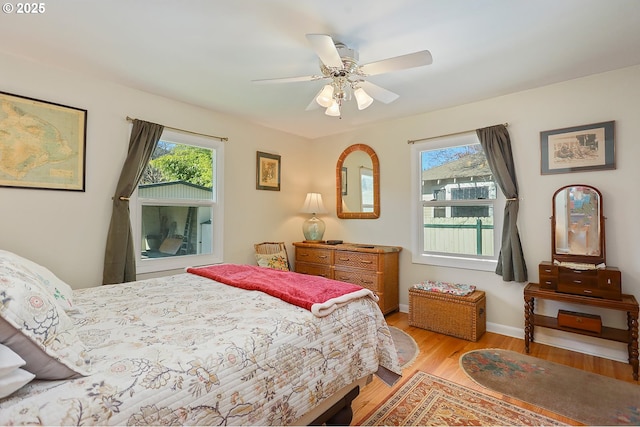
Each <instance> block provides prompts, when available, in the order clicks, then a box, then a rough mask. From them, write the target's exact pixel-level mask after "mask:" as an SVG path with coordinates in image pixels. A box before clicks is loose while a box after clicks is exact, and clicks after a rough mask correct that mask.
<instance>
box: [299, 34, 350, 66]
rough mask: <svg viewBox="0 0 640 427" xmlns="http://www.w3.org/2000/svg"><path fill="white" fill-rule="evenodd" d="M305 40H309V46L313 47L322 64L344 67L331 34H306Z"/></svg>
mask: <svg viewBox="0 0 640 427" xmlns="http://www.w3.org/2000/svg"><path fill="white" fill-rule="evenodd" d="M307 40H309V43H310V44H311V47H313V50H314V51H315V52H316V55H318V57H319V58H320V61H322V63H323V64H324V65H326V66H327V67H333V68H340V69H342V68H344V65H343V64H342V59H340V54H339V53H338V50H337V49H336V45H335V43H334V42H333V39H332V38H331V36H328V35H326V34H307Z"/></svg>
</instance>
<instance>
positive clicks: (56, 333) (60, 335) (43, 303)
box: [0, 258, 91, 379]
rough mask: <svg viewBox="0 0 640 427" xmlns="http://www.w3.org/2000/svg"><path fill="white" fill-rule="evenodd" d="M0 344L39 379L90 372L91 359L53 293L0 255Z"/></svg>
mask: <svg viewBox="0 0 640 427" xmlns="http://www.w3.org/2000/svg"><path fill="white" fill-rule="evenodd" d="M0 343H2V344H4V345H6V346H7V347H9V348H10V349H11V350H12V351H14V352H15V353H17V354H18V355H19V356H20V357H21V358H22V359H24V361H25V362H26V364H25V365H24V369H25V370H27V371H29V372H31V373H33V374H35V375H36V378H40V379H66V378H74V377H78V376H82V375H88V374H89V373H90V368H91V362H90V360H89V359H88V356H87V351H86V348H85V346H84V344H83V343H82V341H80V338H79V337H78V335H77V331H76V328H75V326H74V324H73V321H72V320H71V318H70V317H69V316H68V315H67V313H66V312H65V311H64V310H62V309H61V307H60V306H59V305H58V303H57V302H56V299H55V297H54V295H51V294H49V292H47V291H46V290H44V289H43V288H42V287H41V284H39V283H34V282H33V276H32V274H30V272H28V271H25V270H24V269H23V268H22V267H21V266H18V265H16V264H15V263H13V262H7V261H6V259H2V258H0Z"/></svg>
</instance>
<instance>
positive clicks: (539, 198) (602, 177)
mask: <svg viewBox="0 0 640 427" xmlns="http://www.w3.org/2000/svg"><path fill="white" fill-rule="evenodd" d="M638 99H640V67H631V68H626V69H622V70H619V71H615V72H609V73H605V74H600V75H595V76H590V77H586V78H581V79H577V80H573V81H568V82H564V83H561V84H555V85H551V86H547V87H542V88H538V89H534V90H529V91H526V92H521V93H516V94H511V95H507V96H502V97H499V98H493V99H488V100H485V101H482V102H477V103H473V104H468V105H462V106H458V107H455V108H450V109H446V110H440V111H436V112H433V113H429V114H423V115H419V116H414V117H410V118H406V119H402V120H395V121H392V122H386V123H380V124H378V125H377V126H371V127H367V128H364V129H361V130H358V131H355V132H351V133H348V134H343V135H339V136H332V137H328V138H322V139H318V140H316V141H315V144H316V145H317V147H322V150H318V155H319V157H321V161H319V162H318V164H319V165H320V167H319V168H318V169H317V170H316V174H317V176H318V180H319V182H320V183H321V184H322V187H321V188H320V191H321V192H322V193H323V194H324V195H325V196H327V195H329V196H330V197H326V199H327V200H328V205H329V207H328V209H330V210H331V211H332V212H335V201H334V196H333V194H334V191H335V190H334V183H333V176H334V171H333V169H332V168H335V164H336V160H337V158H338V156H339V155H340V153H341V151H342V150H343V149H344V148H346V147H348V146H349V145H351V144H354V143H363V144H368V145H370V146H371V147H372V148H373V149H374V150H375V151H376V153H377V154H378V157H379V159H380V177H381V178H380V179H381V216H380V218H379V219H377V220H338V219H337V218H336V216H335V214H332V215H330V216H328V217H325V218H324V219H325V221H326V222H327V231H326V234H325V237H326V238H328V239H342V240H345V241H351V242H360V243H377V244H387V245H398V246H402V247H403V248H404V249H403V251H402V253H401V256H400V264H401V265H400V283H401V285H400V304H401V307H402V309H403V310H407V308H408V289H409V287H410V286H411V285H412V284H414V283H418V282H420V281H421V280H424V279H436V280H443V281H451V282H458V283H469V284H475V285H477V286H478V287H479V288H480V289H482V290H484V291H486V293H487V311H488V316H487V319H488V322H489V324H490V329H492V330H494V331H498V332H501V333H504V334H507V335H514V336H518V337H523V335H522V328H523V325H524V315H523V312H524V310H523V306H524V301H523V296H522V289H523V287H524V285H523V284H520V283H514V282H509V283H507V282H503V281H502V280H501V277H500V276H497V275H496V274H494V273H487V272H479V271H473V270H461V269H452V268H443V267H442V268H441V267H431V266H425V265H419V264H412V263H411V253H410V251H411V247H410V244H411V218H412V217H411V211H410V209H411V194H410V146H409V144H407V140H413V139H420V138H425V137H432V136H439V135H444V134H449V133H453V132H459V131H466V130H472V129H476V128H479V127H485V126H490V125H494V124H499V123H505V122H508V123H509V127H508V130H509V134H510V136H511V142H512V144H513V152H514V157H515V163H516V167H517V173H518V184H519V189H520V196H521V198H522V201H521V203H520V216H519V221H518V227H519V230H520V236H521V239H522V243H523V249H524V254H525V258H526V262H527V269H528V271H529V280H530V281H532V282H536V281H537V280H538V263H539V262H540V261H543V260H550V257H551V237H550V236H551V231H550V228H551V227H550V220H549V217H550V216H551V198H552V195H553V192H554V191H555V190H556V189H558V188H559V187H561V186H564V185H568V184H588V185H593V186H595V187H597V188H598V189H599V190H600V191H601V192H602V194H603V201H604V214H605V216H606V217H607V222H606V237H607V239H606V244H607V248H606V249H607V264H608V265H612V266H617V267H619V268H620V269H621V271H622V282H623V285H622V288H623V292H624V293H630V294H634V295H635V296H636V298H640V244H638V239H639V238H640V221H638V219H637V217H638V211H639V210H640V201H639V200H640V197H639V196H638V192H637V185H638V184H637V183H638V182H640V168H639V167H638V163H637V162H638V159H640V143H639V142H638V135H640V120H638V117H640V105H639V103H638ZM370 108H371V107H370ZM384 108H393V104H390V105H389V106H387V107H384ZM609 120H615V121H616V123H615V139H616V141H615V143H616V163H617V169H616V170H613V171H595V172H581V173H570V174H556V175H544V176H542V175H541V174H540V132H541V131H546V130H552V129H558V128H564V127H571V126H577V125H582V124H590V123H597V122H603V121H609ZM538 308H539V309H540V310H542V311H543V312H548V313H550V314H551V315H553V316H555V314H556V312H557V309H558V306H557V305H553V304H552V303H550V302H541V303H540V304H539V305H538ZM572 308H573V309H575V311H582V312H593V311H592V310H589V309H588V308H585V307H579V306H577V307H572ZM597 313H598V314H603V313H602V311H599V312H597ZM603 322H604V323H605V324H608V325H611V326H618V327H623V328H626V317H625V316H624V315H623V314H621V313H620V312H615V311H610V312H605V313H604V314H603ZM536 340H537V341H541V342H544V341H546V342H553V343H554V344H555V345H560V346H567V347H573V348H579V349H581V350H582V351H585V352H590V353H595V354H602V355H606V356H608V357H612V358H617V359H620V360H626V357H627V356H626V346H624V345H622V344H618V343H614V342H607V341H603V340H599V339H592V338H588V337H580V336H577V335H574V334H566V333H563V332H559V331H550V330H545V329H540V328H538V329H536ZM567 341H568V342H567ZM603 347H604V348H603Z"/></svg>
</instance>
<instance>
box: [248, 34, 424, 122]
mask: <svg viewBox="0 0 640 427" xmlns="http://www.w3.org/2000/svg"><path fill="white" fill-rule="evenodd" d="M306 37H307V40H308V41H309V43H310V44H311V47H312V48H313V49H314V51H315V53H316V55H317V56H318V58H320V71H321V72H322V76H317V75H314V76H305V77H287V78H282V79H266V80H254V82H256V83H287V82H299V81H315V80H331V81H330V83H328V84H325V86H324V87H323V88H322V89H321V90H320V92H319V93H318V95H317V96H316V97H315V102H316V103H317V104H318V105H320V106H321V107H323V108H326V110H325V114H326V115H328V116H333V117H341V112H340V108H341V107H342V104H343V103H344V102H345V101H350V100H351V99H352V97H353V98H355V99H356V102H357V104H358V110H364V109H365V108H367V107H369V106H370V105H371V104H372V103H373V101H374V99H375V100H378V101H380V102H383V103H385V104H388V103H390V102H393V101H395V100H396V99H398V97H399V95H397V94H395V93H393V92H391V91H389V90H387V89H384V88H381V87H380V86H377V85H375V84H373V83H371V82H370V81H367V80H365V79H366V78H367V77H369V76H372V75H376V74H383V73H388V72H391V71H399V70H403V69H407V68H414V67H421V66H424V65H429V64H431V63H432V62H433V59H432V57H431V53H430V52H429V51H428V50H423V51H419V52H414V53H410V54H407V55H401V56H396V57H393V58H387V59H383V60H381V61H376V62H371V63H369V64H365V65H362V66H360V65H358V57H359V56H358V52H356V51H355V50H353V49H349V48H348V47H347V46H345V45H344V44H342V43H339V42H335V41H334V40H333V39H332V38H331V36H329V35H326V34H307V35H306ZM365 89H366V90H365ZM310 107H311V106H310ZM310 107H308V108H307V109H309V108H310Z"/></svg>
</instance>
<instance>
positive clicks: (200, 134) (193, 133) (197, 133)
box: [127, 116, 229, 141]
mask: <svg viewBox="0 0 640 427" xmlns="http://www.w3.org/2000/svg"><path fill="white" fill-rule="evenodd" d="M134 120H135V119H134V118H131V117H129V116H127V121H128V122H132V121H134ZM163 126H164V125H163ZM164 128H165V129H171V130H176V131H178V132H185V133H190V134H192V135H198V136H206V137H207V138H215V139H219V140H220V141H228V140H229V138H227V137H226V136H215V135H207V134H206V133H199V132H193V131H190V130H184V129H178V128H173V127H171V126H164Z"/></svg>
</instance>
